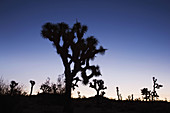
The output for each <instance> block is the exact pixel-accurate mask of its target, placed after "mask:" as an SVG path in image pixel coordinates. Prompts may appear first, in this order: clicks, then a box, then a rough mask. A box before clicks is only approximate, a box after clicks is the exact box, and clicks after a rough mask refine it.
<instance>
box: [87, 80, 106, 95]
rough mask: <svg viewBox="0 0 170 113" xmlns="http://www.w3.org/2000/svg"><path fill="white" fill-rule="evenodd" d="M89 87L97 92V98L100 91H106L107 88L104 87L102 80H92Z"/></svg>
mask: <svg viewBox="0 0 170 113" xmlns="http://www.w3.org/2000/svg"><path fill="white" fill-rule="evenodd" d="M89 87H91V88H94V89H95V90H96V91H97V95H96V96H99V92H100V90H105V89H107V87H104V81H103V80H96V79H94V80H93V83H92V82H90V86H89Z"/></svg>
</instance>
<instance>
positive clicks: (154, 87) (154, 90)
mask: <svg viewBox="0 0 170 113" xmlns="http://www.w3.org/2000/svg"><path fill="white" fill-rule="evenodd" d="M156 81H157V79H155V77H153V91H152V101H154V98H155V97H156V98H158V97H159V95H158V94H157V92H156V89H160V88H161V87H163V85H160V84H158V83H156Z"/></svg>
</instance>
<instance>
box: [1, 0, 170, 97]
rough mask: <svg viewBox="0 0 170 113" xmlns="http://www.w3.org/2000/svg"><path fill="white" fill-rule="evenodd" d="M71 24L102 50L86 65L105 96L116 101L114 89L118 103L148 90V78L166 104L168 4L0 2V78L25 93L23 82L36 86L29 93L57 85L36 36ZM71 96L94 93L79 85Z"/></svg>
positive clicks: (58, 68)
mask: <svg viewBox="0 0 170 113" xmlns="http://www.w3.org/2000/svg"><path fill="white" fill-rule="evenodd" d="M76 19H78V21H80V22H81V23H82V24H85V25H87V26H88V31H87V33H86V35H85V36H86V37H87V36H91V35H93V36H95V37H96V38H97V39H98V40H99V42H100V45H103V46H104V47H105V48H107V49H108V51H107V52H106V54H105V55H104V56H101V55H98V56H97V57H96V59H95V61H93V62H91V63H92V64H98V65H99V66H100V68H101V72H102V76H101V77H99V78H98V79H103V80H104V81H105V85H106V86H107V87H108V89H107V90H106V95H105V96H108V97H111V98H116V87H117V86H118V87H119V88H120V93H121V94H122V96H123V99H125V98H127V96H128V95H131V94H134V98H138V97H141V92H140V89H142V88H144V87H147V88H149V89H150V90H152V77H153V76H155V77H156V78H157V79H158V83H161V84H163V85H164V87H163V88H161V89H159V90H158V94H159V95H160V99H165V97H166V98H168V100H170V90H169V89H170V82H169V80H170V2H169V1H168V0H84V1H83V0H62V1H61V0H15V1H14V0H1V1H0V76H2V77H3V78H4V79H5V80H8V81H7V82H8V83H9V81H10V80H16V81H17V82H19V83H21V84H24V85H25V88H26V90H27V91H29V88H30V83H29V80H30V79H33V80H35V81H36V85H35V90H34V93H36V92H38V90H39V88H40V85H41V84H42V83H43V82H45V80H46V78H47V77H50V78H51V81H52V82H56V81H57V77H58V75H59V74H62V73H63V72H64V69H63V65H62V62H61V59H60V57H59V55H57V54H56V50H55V48H54V47H53V46H52V44H51V42H49V41H48V40H45V39H43V38H42V37H41V35H40V31H41V26H42V25H43V24H45V23H46V22H52V23H59V22H65V23H68V24H69V25H70V26H72V25H73V24H74V23H75V22H76ZM79 85H80V86H79V88H77V89H76V90H75V91H74V92H72V93H73V96H74V97H77V91H80V92H81V95H85V96H86V97H89V96H94V95H95V94H96V92H95V90H93V89H91V88H89V87H88V86H84V85H82V84H81V83H79Z"/></svg>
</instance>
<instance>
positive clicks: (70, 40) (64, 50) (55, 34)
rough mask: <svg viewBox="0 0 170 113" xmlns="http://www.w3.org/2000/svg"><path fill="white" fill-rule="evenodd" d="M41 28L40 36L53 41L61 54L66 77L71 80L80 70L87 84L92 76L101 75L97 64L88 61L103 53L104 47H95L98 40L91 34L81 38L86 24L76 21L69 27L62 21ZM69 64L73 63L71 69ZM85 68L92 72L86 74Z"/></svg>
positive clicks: (85, 30)
mask: <svg viewBox="0 0 170 113" xmlns="http://www.w3.org/2000/svg"><path fill="white" fill-rule="evenodd" d="M42 28H43V30H42V32H41V34H42V36H43V37H44V38H47V39H49V40H50V41H51V42H52V43H53V45H54V46H55V48H56V50H57V53H58V54H59V55H60V56H61V59H62V61H63V64H64V66H65V74H66V77H67V76H71V77H72V80H73V78H74V77H75V76H76V74H77V73H78V72H79V71H81V75H82V78H83V83H84V84H87V83H88V80H89V79H90V78H92V77H93V76H99V75H101V73H100V70H99V66H94V65H92V66H90V65H89V61H90V60H93V59H94V58H95V55H96V54H98V53H101V54H104V52H105V50H106V49H104V48H103V47H102V46H100V47H99V49H97V47H96V46H97V45H98V41H97V39H96V38H94V37H93V36H90V37H88V38H86V39H84V38H83V35H84V34H85V33H86V32H87V26H85V25H81V24H80V23H79V22H76V23H75V24H74V26H73V27H72V28H69V26H68V25H67V24H65V23H63V22H62V23H58V24H52V23H46V24H45V25H43V27H42ZM61 42H62V44H61ZM71 64H74V69H73V70H71V67H70V66H71ZM86 70H91V71H92V73H91V74H90V75H89V76H87V73H86ZM66 72H68V74H69V75H68V74H67V73H66Z"/></svg>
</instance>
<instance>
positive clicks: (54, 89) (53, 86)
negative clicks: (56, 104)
mask: <svg viewBox="0 0 170 113" xmlns="http://www.w3.org/2000/svg"><path fill="white" fill-rule="evenodd" d="M51 88H52V90H53V93H54V94H56V93H57V90H58V88H57V85H56V84H52V85H51Z"/></svg>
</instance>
